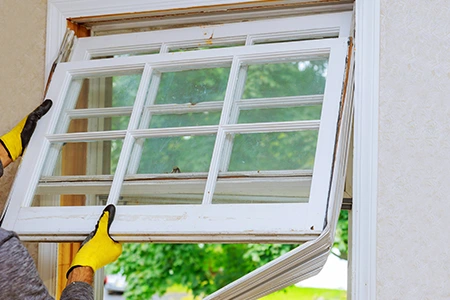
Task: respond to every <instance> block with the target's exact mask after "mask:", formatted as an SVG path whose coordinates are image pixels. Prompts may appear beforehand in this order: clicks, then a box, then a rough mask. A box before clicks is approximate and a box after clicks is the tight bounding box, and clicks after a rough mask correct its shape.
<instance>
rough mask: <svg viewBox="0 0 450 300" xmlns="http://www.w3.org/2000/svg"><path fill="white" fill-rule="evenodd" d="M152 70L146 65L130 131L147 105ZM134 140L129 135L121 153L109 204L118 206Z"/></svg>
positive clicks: (129, 134)
mask: <svg viewBox="0 0 450 300" xmlns="http://www.w3.org/2000/svg"><path fill="white" fill-rule="evenodd" d="M152 72H153V70H152V68H151V67H150V65H146V66H145V68H144V72H143V74H142V78H141V82H140V84H139V89H138V92H137V95H136V101H135V103H134V106H133V112H132V113H131V118H130V122H129V123H128V130H130V129H134V128H137V127H138V124H139V119H140V117H141V114H142V109H143V107H144V105H145V98H146V95H147V89H148V87H149V82H150V80H151V75H152ZM133 144H134V138H133V136H132V135H131V133H129V132H128V133H127V134H126V137H125V141H124V143H123V147H122V151H121V152H120V157H119V162H118V163H117V169H116V172H115V175H114V179H113V182H112V186H111V190H110V192H109V195H108V201H107V204H117V201H118V199H119V197H120V191H121V189H122V182H123V179H124V177H125V173H126V171H127V167H128V162H129V160H130V155H131V152H132V149H133Z"/></svg>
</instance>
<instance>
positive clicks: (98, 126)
mask: <svg viewBox="0 0 450 300" xmlns="http://www.w3.org/2000/svg"><path fill="white" fill-rule="evenodd" d="M129 121H130V116H129V115H128V116H115V117H92V118H84V119H72V120H70V125H69V129H68V131H67V133H75V132H91V131H108V130H126V129H127V128H128V122H129Z"/></svg>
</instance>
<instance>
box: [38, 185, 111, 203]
mask: <svg viewBox="0 0 450 300" xmlns="http://www.w3.org/2000/svg"><path fill="white" fill-rule="evenodd" d="M110 187H111V182H108V183H104V185H103V186H96V187H95V188H93V187H83V186H67V184H65V185H64V187H62V186H61V185H60V186H59V187H57V186H52V187H49V186H45V185H39V186H38V188H37V191H36V194H35V196H34V198H33V203H32V206H85V205H101V206H103V205H106V201H107V199H108V194H109V190H110ZM63 189H64V191H63Z"/></svg>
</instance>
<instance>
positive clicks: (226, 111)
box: [202, 57, 241, 205]
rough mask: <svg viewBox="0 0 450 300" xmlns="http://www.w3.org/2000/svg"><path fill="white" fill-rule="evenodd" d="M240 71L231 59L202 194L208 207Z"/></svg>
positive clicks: (214, 186) (239, 67)
mask: <svg viewBox="0 0 450 300" xmlns="http://www.w3.org/2000/svg"><path fill="white" fill-rule="evenodd" d="M240 69H241V61H240V59H239V58H238V57H234V58H233V63H232V65H231V70H230V75H229V78H228V84H227V90H226V93H225V99H224V101H223V108H222V113H221V115H220V122H219V129H218V131H217V135H216V141H215V144H214V149H213V153H212V157H211V164H210V167H209V171H208V179H207V181H206V187H205V191H204V194H203V202H202V204H203V205H209V204H211V203H212V200H213V195H214V191H215V188H216V182H217V176H218V175H219V171H220V166H221V158H222V155H223V148H224V146H225V143H226V132H225V131H224V130H223V126H225V125H226V124H229V122H230V114H231V111H232V107H233V102H234V100H235V99H234V97H235V93H236V88H237V84H238V80H239V73H240Z"/></svg>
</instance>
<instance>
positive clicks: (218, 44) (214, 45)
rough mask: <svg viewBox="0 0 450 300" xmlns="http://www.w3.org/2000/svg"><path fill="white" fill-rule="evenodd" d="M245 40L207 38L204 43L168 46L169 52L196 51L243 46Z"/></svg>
mask: <svg viewBox="0 0 450 300" xmlns="http://www.w3.org/2000/svg"><path fill="white" fill-rule="evenodd" d="M244 45H245V40H242V41H241V42H231V43H230V42H220V41H219V42H217V41H214V42H213V40H212V39H211V40H208V41H207V42H206V43H205V44H204V45H201V44H200V43H199V44H198V45H196V46H170V47H169V52H187V51H197V50H208V49H219V48H228V47H237V46H244Z"/></svg>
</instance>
